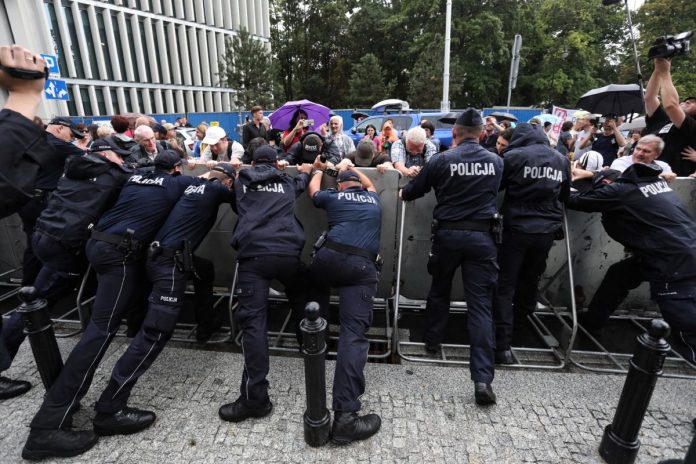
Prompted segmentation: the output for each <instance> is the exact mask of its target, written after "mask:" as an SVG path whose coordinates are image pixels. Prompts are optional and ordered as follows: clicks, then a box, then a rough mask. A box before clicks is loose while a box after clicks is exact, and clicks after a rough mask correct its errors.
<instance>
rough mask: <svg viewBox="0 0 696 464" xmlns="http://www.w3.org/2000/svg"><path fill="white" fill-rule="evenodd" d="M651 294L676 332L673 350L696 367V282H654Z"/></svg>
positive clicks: (691, 280) (673, 337)
mask: <svg viewBox="0 0 696 464" xmlns="http://www.w3.org/2000/svg"><path fill="white" fill-rule="evenodd" d="M650 294H651V296H652V298H653V299H654V300H655V301H656V302H657V305H658V306H659V307H660V312H661V313H662V317H663V318H664V319H665V321H667V323H668V324H669V325H670V328H671V329H672V331H671V333H672V348H674V350H675V351H677V352H678V353H679V354H681V355H682V356H683V357H684V359H686V360H687V361H689V362H690V363H691V364H693V365H694V366H696V279H689V280H683V281H679V282H655V281H652V282H650Z"/></svg>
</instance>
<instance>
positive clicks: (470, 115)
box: [454, 108, 483, 127]
mask: <svg viewBox="0 0 696 464" xmlns="http://www.w3.org/2000/svg"><path fill="white" fill-rule="evenodd" d="M454 123H455V124H458V125H460V126H466V127H477V126H482V125H483V118H482V117H481V113H479V112H478V110H477V109H476V108H467V109H465V110H464V112H463V113H462V114H460V115H459V117H458V118H457V120H456V121H455V122H454Z"/></svg>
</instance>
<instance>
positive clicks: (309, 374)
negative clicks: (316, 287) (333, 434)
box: [300, 301, 331, 446]
mask: <svg viewBox="0 0 696 464" xmlns="http://www.w3.org/2000/svg"><path fill="white" fill-rule="evenodd" d="M327 326H328V324H327V323H326V320H324V319H323V318H322V317H320V316H319V304H317V303H316V302H313V301H311V302H309V303H307V306H306V307H305V318H304V319H303V320H302V322H301V323H300V330H301V331H302V356H303V358H304V367H305V386H306V390H307V410H306V411H305V413H304V417H303V419H304V439H305V442H307V444H308V445H309V446H321V445H323V444H325V443H326V442H327V441H329V432H330V430H331V415H330V414H329V411H328V409H327V408H326V342H325V340H324V334H325V333H326V328H327Z"/></svg>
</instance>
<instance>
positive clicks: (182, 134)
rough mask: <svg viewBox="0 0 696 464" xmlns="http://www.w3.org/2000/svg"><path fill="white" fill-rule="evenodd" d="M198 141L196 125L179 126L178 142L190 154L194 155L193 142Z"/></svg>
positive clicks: (177, 132)
mask: <svg viewBox="0 0 696 464" xmlns="http://www.w3.org/2000/svg"><path fill="white" fill-rule="evenodd" d="M195 141H196V128H195V127H177V128H176V142H177V143H178V144H179V146H180V147H181V148H183V149H184V150H186V154H187V155H188V156H193V144H194V142H195Z"/></svg>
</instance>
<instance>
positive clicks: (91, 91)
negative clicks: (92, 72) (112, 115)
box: [87, 85, 101, 116]
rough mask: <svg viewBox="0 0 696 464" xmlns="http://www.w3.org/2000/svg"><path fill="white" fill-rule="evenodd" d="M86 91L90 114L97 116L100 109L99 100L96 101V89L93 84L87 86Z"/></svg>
mask: <svg viewBox="0 0 696 464" xmlns="http://www.w3.org/2000/svg"><path fill="white" fill-rule="evenodd" d="M87 93H88V94H89V103H90V108H92V115H93V116H99V115H100V114H101V111H99V102H98V101H97V91H96V89H95V88H94V86H93V85H90V86H88V87H87Z"/></svg>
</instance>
